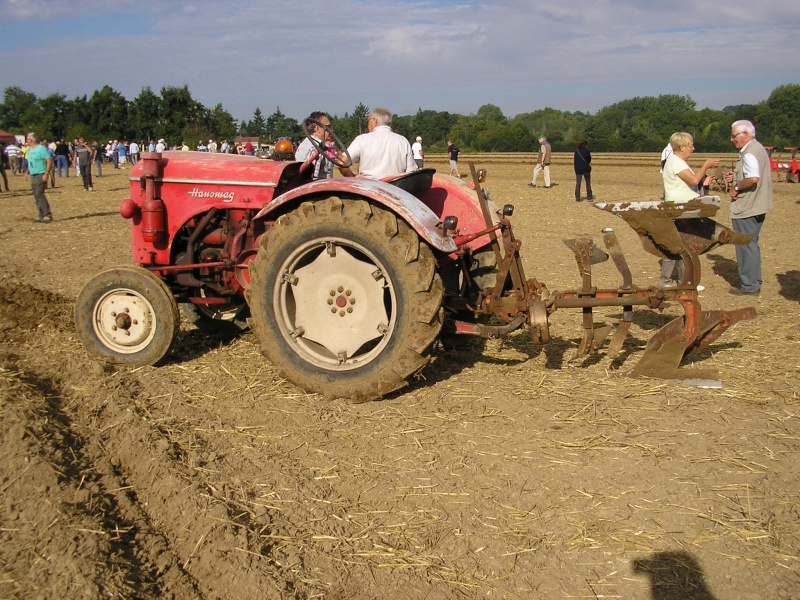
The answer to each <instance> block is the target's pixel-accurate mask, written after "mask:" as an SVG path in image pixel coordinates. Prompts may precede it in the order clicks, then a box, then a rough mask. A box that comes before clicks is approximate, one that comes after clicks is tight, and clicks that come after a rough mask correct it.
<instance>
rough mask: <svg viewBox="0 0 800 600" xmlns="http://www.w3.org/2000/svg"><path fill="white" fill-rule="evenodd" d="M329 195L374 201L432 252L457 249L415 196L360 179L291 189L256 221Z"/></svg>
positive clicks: (271, 217) (378, 182)
mask: <svg viewBox="0 0 800 600" xmlns="http://www.w3.org/2000/svg"><path fill="white" fill-rule="evenodd" d="M330 195H336V196H345V197H347V198H352V197H360V198H364V199H367V200H372V201H374V202H377V203H378V204H380V205H382V206H385V207H386V208H387V209H388V210H390V211H392V212H393V213H395V214H396V215H397V216H399V217H400V218H401V219H403V220H404V221H405V222H406V223H408V224H409V226H411V227H412V228H413V229H414V230H415V231H416V232H417V234H418V235H419V236H420V237H421V238H422V239H424V240H425V241H426V242H427V243H428V244H429V245H430V246H431V247H433V248H434V249H436V250H439V251H441V252H444V253H446V254H450V253H452V252H455V251H456V250H457V247H456V244H455V242H454V241H453V239H452V238H451V237H450V236H449V235H448V234H447V232H446V231H445V230H444V229H443V228H442V226H441V222H440V221H439V218H438V217H437V216H436V214H435V213H434V212H433V211H432V210H431V209H430V208H428V207H427V206H426V205H425V204H423V203H422V202H421V201H420V200H419V199H418V198H417V197H416V196H413V195H411V194H409V193H408V192H406V191H405V190H403V189H400V188H399V187H397V186H396V185H392V184H391V183H387V182H385V181H376V180H374V179H365V178H363V177H337V178H334V179H318V180H317V181H313V182H311V183H308V184H306V185H303V186H300V187H297V188H294V189H292V190H289V191H287V192H286V193H285V194H282V195H280V196H278V197H277V198H275V199H274V200H273V201H272V202H270V203H269V204H267V205H266V206H265V207H264V208H262V209H261V211H260V212H259V213H258V214H257V215H256V216H255V219H256V220H258V219H268V220H273V221H274V220H275V219H277V218H278V217H279V216H280V215H282V214H283V213H285V212H287V211H288V210H290V209H291V208H294V207H295V206H296V205H298V204H300V203H301V202H304V201H313V200H314V199H316V198H320V197H328V196H330Z"/></svg>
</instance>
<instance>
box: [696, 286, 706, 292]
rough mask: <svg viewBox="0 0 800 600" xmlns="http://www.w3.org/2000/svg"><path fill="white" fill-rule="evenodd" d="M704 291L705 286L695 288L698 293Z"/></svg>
mask: <svg viewBox="0 0 800 600" xmlns="http://www.w3.org/2000/svg"><path fill="white" fill-rule="evenodd" d="M705 289H706V286H704V285H698V286H697V291H698V292H702V291H703V290H705Z"/></svg>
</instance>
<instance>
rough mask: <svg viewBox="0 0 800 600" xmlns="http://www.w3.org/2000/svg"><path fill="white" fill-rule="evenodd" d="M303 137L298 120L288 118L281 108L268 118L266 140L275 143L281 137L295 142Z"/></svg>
mask: <svg viewBox="0 0 800 600" xmlns="http://www.w3.org/2000/svg"><path fill="white" fill-rule="evenodd" d="M301 135H302V132H301V131H300V124H299V123H298V122H297V120H296V119H292V118H291V117H287V116H286V115H285V114H283V113H282V112H281V109H280V107H277V108H276V109H275V112H274V113H272V114H271V115H270V116H269V117H267V127H266V139H267V140H271V141H274V140H275V139H277V138H279V137H288V138H291V139H293V140H295V139H298V138H299V137H300V136H301Z"/></svg>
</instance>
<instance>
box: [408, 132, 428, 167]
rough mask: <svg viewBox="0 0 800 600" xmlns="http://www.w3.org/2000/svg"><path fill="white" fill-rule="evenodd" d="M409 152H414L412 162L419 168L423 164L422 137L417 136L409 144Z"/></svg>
mask: <svg viewBox="0 0 800 600" xmlns="http://www.w3.org/2000/svg"><path fill="white" fill-rule="evenodd" d="M411 152H412V153H413V154H414V162H415V163H416V164H417V168H418V169H421V168H422V166H423V165H424V164H425V155H424V154H423V152H422V138H421V137H420V136H417V139H416V140H415V141H414V143H413V144H411Z"/></svg>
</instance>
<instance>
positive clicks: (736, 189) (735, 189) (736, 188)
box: [733, 185, 739, 194]
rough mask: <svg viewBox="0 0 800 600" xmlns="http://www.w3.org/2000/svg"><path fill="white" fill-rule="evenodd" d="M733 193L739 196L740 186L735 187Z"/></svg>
mask: <svg viewBox="0 0 800 600" xmlns="http://www.w3.org/2000/svg"><path fill="white" fill-rule="evenodd" d="M733 191H734V192H736V193H737V194H738V193H739V186H738V185H735V186H733Z"/></svg>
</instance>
